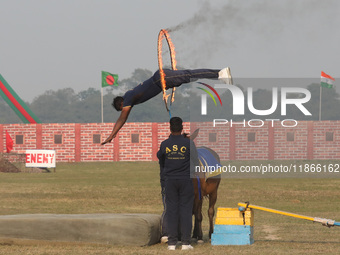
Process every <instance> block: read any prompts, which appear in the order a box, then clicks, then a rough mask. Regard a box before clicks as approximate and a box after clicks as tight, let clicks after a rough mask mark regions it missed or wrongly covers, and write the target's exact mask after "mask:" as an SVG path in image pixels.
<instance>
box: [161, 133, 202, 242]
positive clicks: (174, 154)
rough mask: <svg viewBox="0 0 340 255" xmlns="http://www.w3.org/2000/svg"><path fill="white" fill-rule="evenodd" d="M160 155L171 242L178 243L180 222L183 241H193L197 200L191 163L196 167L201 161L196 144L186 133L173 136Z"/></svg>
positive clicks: (166, 141)
mask: <svg viewBox="0 0 340 255" xmlns="http://www.w3.org/2000/svg"><path fill="white" fill-rule="evenodd" d="M157 157H158V158H159V159H160V160H162V159H163V160H164V169H163V171H164V172H163V173H164V178H165V194H166V195H165V203H166V212H167V220H168V231H169V233H168V234H169V236H168V237H169V238H168V245H176V243H177V240H178V222H180V228H181V229H180V230H181V231H180V232H181V235H182V236H181V240H182V244H184V245H187V244H190V239H191V229H192V207H193V202H194V188H193V184H192V180H191V178H190V166H191V168H192V169H194V165H195V164H197V163H198V157H197V150H196V146H195V144H194V143H193V142H192V141H191V140H190V139H188V138H185V137H184V136H183V135H170V137H169V138H168V139H167V140H165V141H163V142H162V143H161V146H160V150H159V151H158V153H157ZM190 157H191V158H192V161H191V162H190ZM190 163H191V164H190Z"/></svg>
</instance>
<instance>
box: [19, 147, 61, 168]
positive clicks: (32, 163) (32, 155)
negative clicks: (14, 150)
mask: <svg viewBox="0 0 340 255" xmlns="http://www.w3.org/2000/svg"><path fill="white" fill-rule="evenodd" d="M26 167H51V168H52V167H54V168H55V150H26Z"/></svg>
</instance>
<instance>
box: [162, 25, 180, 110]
mask: <svg viewBox="0 0 340 255" xmlns="http://www.w3.org/2000/svg"><path fill="white" fill-rule="evenodd" d="M164 38H165V39H166V41H167V43H168V46H169V50H170V60H171V68H172V70H177V68H176V64H177V62H176V52H175V47H174V45H173V44H172V41H171V39H170V35H169V33H168V31H167V30H165V29H162V30H161V31H160V32H159V34H158V47H157V53H158V66H159V74H160V77H161V84H162V89H163V100H164V103H165V107H166V110H167V111H168V112H169V108H168V104H167V101H168V97H169V96H170V95H171V100H170V106H171V104H172V102H173V101H175V90H176V88H175V87H174V88H172V92H171V94H169V95H167V94H166V81H165V73H164V71H163V58H162V46H163V39H164Z"/></svg>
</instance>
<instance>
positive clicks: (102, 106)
mask: <svg viewBox="0 0 340 255" xmlns="http://www.w3.org/2000/svg"><path fill="white" fill-rule="evenodd" d="M101 112H102V123H104V114H103V87H102V88H101Z"/></svg>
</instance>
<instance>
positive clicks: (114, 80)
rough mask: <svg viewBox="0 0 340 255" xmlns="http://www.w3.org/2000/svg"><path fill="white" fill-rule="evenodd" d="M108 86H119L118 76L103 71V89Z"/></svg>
mask: <svg viewBox="0 0 340 255" xmlns="http://www.w3.org/2000/svg"><path fill="white" fill-rule="evenodd" d="M107 86H118V74H112V73H109V72H104V71H102V88H104V87H107Z"/></svg>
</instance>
